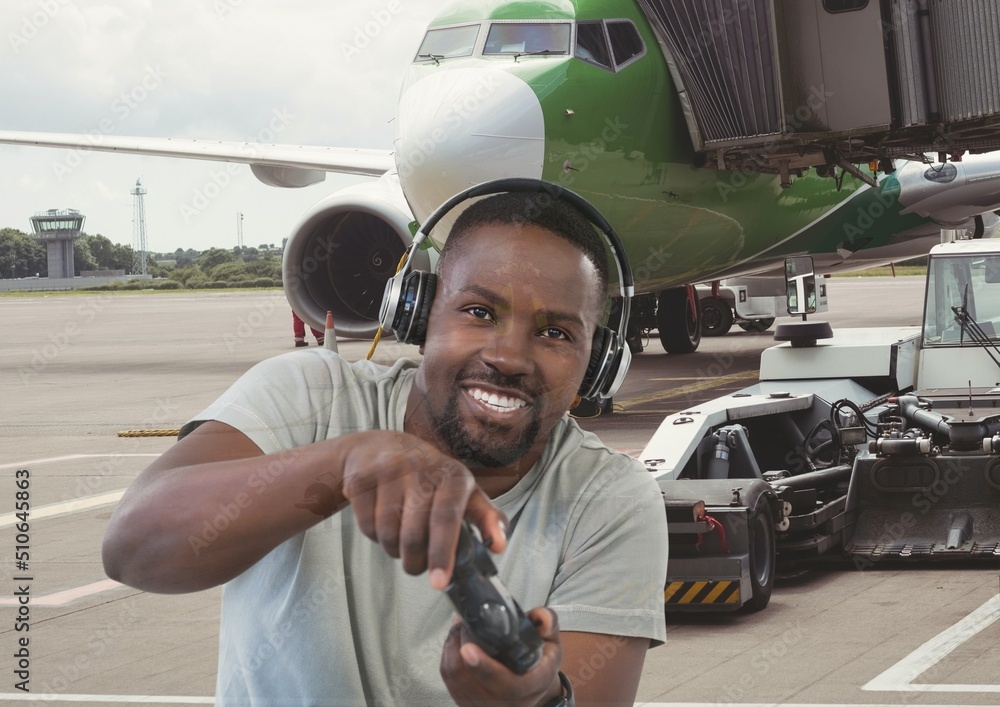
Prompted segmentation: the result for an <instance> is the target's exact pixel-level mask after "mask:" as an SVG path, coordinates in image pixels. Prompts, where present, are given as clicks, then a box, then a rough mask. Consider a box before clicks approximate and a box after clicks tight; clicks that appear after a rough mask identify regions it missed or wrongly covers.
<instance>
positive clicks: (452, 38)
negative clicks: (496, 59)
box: [415, 24, 479, 61]
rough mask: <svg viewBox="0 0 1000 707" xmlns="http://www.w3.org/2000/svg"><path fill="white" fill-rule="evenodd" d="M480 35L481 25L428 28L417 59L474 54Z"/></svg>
mask: <svg viewBox="0 0 1000 707" xmlns="http://www.w3.org/2000/svg"><path fill="white" fill-rule="evenodd" d="M478 36H479V25H478V24H476V25H463V26H461V27H443V28H441V29H430V30H427V34H426V35H424V41H423V42H421V43H420V49H418V50H417V57H416V59H415V61H432V60H435V61H436V60H438V59H447V58H449V57H453V56H472V50H473V49H474V48H475V46H476V37H478Z"/></svg>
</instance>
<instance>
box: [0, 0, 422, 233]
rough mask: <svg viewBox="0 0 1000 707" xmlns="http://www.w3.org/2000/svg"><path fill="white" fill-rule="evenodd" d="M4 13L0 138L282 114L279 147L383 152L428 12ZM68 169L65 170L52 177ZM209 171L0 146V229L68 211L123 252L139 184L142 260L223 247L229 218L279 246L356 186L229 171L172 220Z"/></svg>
mask: <svg viewBox="0 0 1000 707" xmlns="http://www.w3.org/2000/svg"><path fill="white" fill-rule="evenodd" d="M17 5H18V6H19V7H18V8H17V9H15V10H13V11H11V12H6V13H4V17H3V18H2V19H0V37H2V38H5V39H4V41H3V43H2V44H0V62H2V63H3V65H4V71H3V72H0V96H2V99H0V129H3V130H26V131H36V130H37V131H48V132H67V133H77V132H95V133H96V132H110V133H113V134H116V135H137V136H150V137H185V138H198V139H209V140H211V139H216V140H246V139H254V138H255V136H257V135H259V134H260V133H261V131H262V129H263V128H266V126H267V125H268V121H269V119H270V117H271V116H272V114H273V112H274V111H275V110H279V111H280V110H287V111H289V112H290V113H292V114H294V115H295V116H296V117H295V119H294V120H292V121H290V122H289V124H288V125H287V128H286V129H285V130H283V131H282V133H281V135H280V141H281V142H285V143H290V144H307V145H334V146H344V147H371V148H383V149H390V148H391V147H392V133H393V130H392V122H391V121H392V118H393V117H394V115H395V109H396V101H397V98H398V94H399V88H400V83H401V80H402V78H403V73H404V71H405V69H406V66H407V64H409V62H410V61H411V60H412V57H413V54H414V53H415V52H416V49H417V47H418V46H419V43H420V40H421V38H422V36H423V33H424V31H425V29H426V26H427V23H428V22H429V21H430V19H432V17H433V16H434V14H436V12H437V10H438V8H439V3H437V2H434V1H432V0H408V1H407V2H401V1H395V2H394V1H393V0H362V1H361V2H356V3H330V2H327V1H323V0H288V1H286V2H284V3H281V4H280V5H279V4H278V3H261V2H251V1H250V0H180V1H178V2H172V3H165V2H156V3H154V2H152V0H117V1H116V2H99V1H96V0H49V1H48V2H46V3H40V2H38V0H22V1H21V2H19V3H17ZM43 5H44V8H47V9H44V8H43ZM390 5H392V6H393V7H394V8H395V9H396V12H389V10H388V9H387V8H388V7H389V6H390ZM386 17H388V18H389V21H388V22H383V23H382V24H381V25H378V31H377V32H369V33H368V35H366V37H367V41H368V44H367V46H366V47H365V48H364V50H363V51H361V52H360V53H359V54H354V55H351V56H349V57H345V53H344V51H343V47H344V46H345V45H350V44H351V42H353V41H354V39H355V37H357V36H358V35H357V33H358V32H359V31H360V32H362V33H364V32H365V28H366V26H367V27H368V29H371V28H372V27H375V26H376V25H372V24H371V23H372V22H375V21H376V20H377V19H378V18H381V19H383V20H385V18H386ZM11 36H14V37H16V39H15V40H13V41H12V40H11ZM68 162H74V163H78V164H77V165H76V166H75V167H74V168H73V169H72V170H71V171H70V172H69V173H68V174H67V173H66V171H65V169H62V168H61V167H60V165H66V164H67V163H68ZM219 164H220V163H210V162H198V161H189V160H173V159H163V158H145V157H136V156H121V155H106V154H99V153H89V152H82V153H78V154H72V153H70V152H69V151H65V150H45V149H29V148H16V147H10V146H0V193H3V198H2V199H0V227H5V226H12V227H15V228H20V229H21V230H27V229H28V218H29V217H30V216H31V215H32V214H33V213H34V212H35V211H39V210H43V209H49V208H77V209H80V210H81V211H82V212H83V213H84V214H86V215H87V230H88V232H100V233H103V234H104V235H106V236H107V237H109V238H111V239H112V240H115V241H117V242H122V243H128V242H130V241H131V233H132V224H131V196H130V195H129V191H130V190H131V188H132V187H133V186H134V184H135V180H136V178H137V177H142V179H143V185H144V186H146V188H147V189H148V192H149V193H148V195H147V197H146V209H147V223H148V228H149V233H150V244H151V245H150V247H151V248H153V249H158V250H167V249H170V250H173V249H174V248H176V247H178V246H181V247H194V248H199V249H203V248H207V247H210V246H222V247H230V246H232V245H235V243H236V229H235V212H236V211H237V210H240V211H243V212H244V214H245V218H244V224H243V225H244V241H245V242H246V243H258V242H280V240H281V238H283V237H284V236H286V235H287V232H288V230H289V229H290V228H291V227H292V226H293V225H294V223H295V222H296V220H297V219H298V217H299V216H300V215H301V213H302V212H304V211H305V210H306V209H307V208H308V207H309V206H311V205H312V204H313V203H315V202H316V201H318V200H319V199H321V198H322V197H324V196H326V195H327V194H328V193H330V192H331V191H334V190H335V189H337V188H341V187H343V186H347V185H349V184H353V183H357V182H359V181H362V180H361V179H360V178H357V177H345V176H340V175H328V177H327V181H326V182H325V183H323V184H321V185H316V186H313V187H307V188H306V189H302V190H281V189H274V188H271V187H265V186H263V185H262V184H260V183H258V182H257V181H256V179H254V178H253V176H252V175H251V174H250V171H249V169H248V168H242V169H241V170H240V172H239V173H238V174H237V175H236V176H234V178H233V180H232V183H231V185H230V186H228V187H227V190H226V194H225V195H224V198H222V197H220V198H219V199H217V200H215V201H213V203H212V205H211V207H210V208H209V209H206V210H205V212H204V213H203V214H201V215H200V216H199V217H198V218H197V219H193V220H191V221H190V222H185V221H184V220H183V219H182V218H181V215H180V211H181V209H180V207H181V205H182V204H183V203H184V202H185V201H187V200H189V199H190V198H191V195H192V193H193V192H194V190H196V189H198V188H199V187H200V186H201V185H203V184H205V183H206V180H209V179H211V175H212V173H213V170H218V169H219Z"/></svg>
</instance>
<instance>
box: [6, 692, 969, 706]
mask: <svg viewBox="0 0 1000 707" xmlns="http://www.w3.org/2000/svg"><path fill="white" fill-rule="evenodd" d="M0 702H104V703H116V702H118V703H120V702H134V703H136V704H144V705H155V704H173V705H210V704H213V703H214V702H215V698H214V697H181V696H176V697H175V696H164V695H44V694H40V693H27V694H24V693H19V692H0ZM727 704H730V705H731V707H900V705H899V704H890V703H880V704H876V703H865V704H814V703H811V702H810V703H805V702H803V703H791V702H780V703H779V702H745V703H740V702H732V703H727ZM635 707H718V703H717V702H636V703H635ZM921 707H979V706H977V705H959V704H955V703H951V704H947V705H921Z"/></svg>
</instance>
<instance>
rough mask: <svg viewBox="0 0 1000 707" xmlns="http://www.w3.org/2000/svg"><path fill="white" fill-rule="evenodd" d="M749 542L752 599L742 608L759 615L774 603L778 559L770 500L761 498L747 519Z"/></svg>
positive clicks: (762, 496) (761, 496) (759, 497)
mask: <svg viewBox="0 0 1000 707" xmlns="http://www.w3.org/2000/svg"><path fill="white" fill-rule="evenodd" d="M748 525H749V528H748V530H749V532H748V533H747V540H748V544H749V546H750V586H751V588H752V589H753V596H752V597H751V598H750V601H748V602H746V603H745V604H744V605H743V608H744V609H746V610H747V611H760V610H761V609H763V608H764V607H765V606H767V603H768V602H769V601H771V592H772V590H773V589H774V568H775V565H776V564H777V557H776V551H775V542H774V516H773V515H772V513H771V504H770V503H768V502H767V497H766V496H764V495H763V494H761V495H760V496H758V497H757V502H756V503H754V507H753V511H752V512H751V513H750V517H749V519H748Z"/></svg>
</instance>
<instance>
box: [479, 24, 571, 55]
mask: <svg viewBox="0 0 1000 707" xmlns="http://www.w3.org/2000/svg"><path fill="white" fill-rule="evenodd" d="M569 35H570V24H569V23H568V22H560V23H555V22H494V23H493V24H492V25H490V32H489V34H487V35H486V48H485V49H483V54H545V55H553V54H569Z"/></svg>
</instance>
